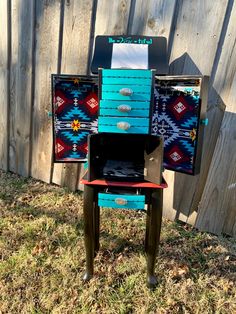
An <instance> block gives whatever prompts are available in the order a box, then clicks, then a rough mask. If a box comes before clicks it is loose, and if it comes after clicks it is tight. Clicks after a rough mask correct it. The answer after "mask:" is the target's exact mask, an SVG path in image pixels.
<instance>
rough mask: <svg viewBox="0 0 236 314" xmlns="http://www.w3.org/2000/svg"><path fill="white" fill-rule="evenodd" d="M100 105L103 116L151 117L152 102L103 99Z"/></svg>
mask: <svg viewBox="0 0 236 314" xmlns="http://www.w3.org/2000/svg"><path fill="white" fill-rule="evenodd" d="M99 107H100V115H101V116H121V117H125V116H126V117H149V111H150V102H148V101H140V102H138V101H123V102H122V101H115V100H101V101H100V104H99Z"/></svg>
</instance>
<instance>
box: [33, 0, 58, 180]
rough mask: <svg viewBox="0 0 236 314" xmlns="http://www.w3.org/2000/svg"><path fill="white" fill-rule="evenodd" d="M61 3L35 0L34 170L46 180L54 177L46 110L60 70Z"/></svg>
mask: <svg viewBox="0 0 236 314" xmlns="http://www.w3.org/2000/svg"><path fill="white" fill-rule="evenodd" d="M60 7H61V2H60V1H59V0H50V1H48V0H42V1H36V12H37V14H36V56H35V91H34V112H33V121H32V124H33V128H32V129H33V137H32V140H33V143H32V167H31V174H32V176H33V177H34V178H37V179H40V180H43V181H45V182H50V179H51V156H52V130H51V123H50V121H49V119H48V116H47V113H48V111H50V110H51V90H50V87H51V73H56V72H57V65H58V48H59V47H58V46H59V24H60Z"/></svg>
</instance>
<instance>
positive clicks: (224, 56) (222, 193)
mask: <svg viewBox="0 0 236 314" xmlns="http://www.w3.org/2000/svg"><path fill="white" fill-rule="evenodd" d="M235 15H236V3H234V5H233V7H232V11H231V15H230V20H229V24H228V27H227V32H226V34H225V39H224V43H223V46H222V50H221V56H220V58H219V65H218V67H217V70H216V74H215V79H214V83H213V87H214V90H213V91H212V93H213V92H214V91H215V93H217V95H220V96H219V97H218V102H219V104H223V105H226V112H225V114H224V117H223V121H222V125H221V129H220V134H219V138H218V140H217V143H216V146H215V150H214V155H213V159H212V164H211V167H210V169H209V173H208V177H207V181H206V184H205V188H204V193H203V196H202V201H201V203H200V206H199V212H198V217H197V221H196V227H197V228H199V229H200V230H208V231H211V232H213V233H217V234H220V233H222V232H223V233H226V234H229V235H232V236H236V218H235V217H236V167H235V164H236V75H235V73H236V63H235V61H234V60H235V58H236V48H235V42H236V35H235V34H236V25H235ZM210 97H211V96H210Z"/></svg>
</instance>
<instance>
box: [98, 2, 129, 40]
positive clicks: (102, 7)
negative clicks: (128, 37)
mask: <svg viewBox="0 0 236 314" xmlns="http://www.w3.org/2000/svg"><path fill="white" fill-rule="evenodd" d="M130 3H131V1H130V0H117V1H107V0H99V1H98V6H97V14H96V24H95V36H97V35H122V34H127V27H128V19H129V10H130Z"/></svg>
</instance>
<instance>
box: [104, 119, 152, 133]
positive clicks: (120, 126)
mask: <svg viewBox="0 0 236 314" xmlns="http://www.w3.org/2000/svg"><path fill="white" fill-rule="evenodd" d="M98 132H111V133H127V134H130V133H135V134H148V133H149V118H127V117H124V118H123V117H122V118H121V117H98Z"/></svg>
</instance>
